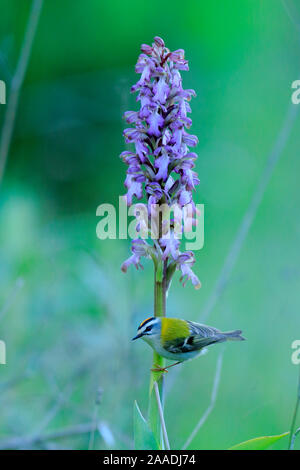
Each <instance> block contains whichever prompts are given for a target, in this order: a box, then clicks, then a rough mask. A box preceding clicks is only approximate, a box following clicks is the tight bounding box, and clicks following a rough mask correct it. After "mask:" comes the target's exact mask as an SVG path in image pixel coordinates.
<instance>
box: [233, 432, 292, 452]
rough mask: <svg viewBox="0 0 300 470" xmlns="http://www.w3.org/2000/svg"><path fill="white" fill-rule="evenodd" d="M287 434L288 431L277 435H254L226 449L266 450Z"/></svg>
mask: <svg viewBox="0 0 300 470" xmlns="http://www.w3.org/2000/svg"><path fill="white" fill-rule="evenodd" d="M288 435H289V432H284V433H283V434H278V435H277V436H262V437H255V438H254V439H250V440H249V441H244V442H241V443H240V444H236V445H234V446H232V447H230V448H229V449H228V450H266V449H268V448H269V447H270V446H271V445H273V444H274V443H275V442H277V441H279V440H280V439H282V438H283V437H286V436H288Z"/></svg>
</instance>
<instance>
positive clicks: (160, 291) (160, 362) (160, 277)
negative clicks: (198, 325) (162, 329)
mask: <svg viewBox="0 0 300 470" xmlns="http://www.w3.org/2000/svg"><path fill="white" fill-rule="evenodd" d="M166 269H167V264H166V262H164V263H163V262H162V261H161V262H159V263H158V264H157V266H156V268H155V273H154V315H155V317H164V316H165V315H166ZM157 367H164V359H163V357H162V356H160V355H159V354H158V353H157V352H155V351H154V353H153V368H157ZM154 383H157V385H158V392H159V395H160V401H161V403H163V402H164V399H163V395H164V393H163V391H164V390H163V389H164V378H163V373H161V372H151V376H150V396H149V421H150V426H151V429H152V431H153V433H154V435H155V437H156V440H157V442H158V443H159V444H160V445H162V427H161V420H160V414H159V409H158V406H157V400H156V396H155V393H154V390H153V386H154Z"/></svg>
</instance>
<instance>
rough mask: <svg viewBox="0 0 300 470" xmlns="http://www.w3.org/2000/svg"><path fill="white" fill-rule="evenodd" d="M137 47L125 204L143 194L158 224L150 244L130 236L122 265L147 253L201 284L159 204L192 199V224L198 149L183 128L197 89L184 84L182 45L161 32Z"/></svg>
mask: <svg viewBox="0 0 300 470" xmlns="http://www.w3.org/2000/svg"><path fill="white" fill-rule="evenodd" d="M141 51H142V53H141V54H140V56H139V58H138V61H137V64H136V68H135V70H136V72H137V73H139V74H141V76H140V79H139V80H138V81H137V83H136V84H135V85H133V86H132V88H131V91H132V92H137V93H138V95H137V98H136V100H137V102H139V103H140V110H139V111H126V112H125V114H124V117H125V120H126V122H127V123H128V124H130V125H133V126H134V127H129V128H127V129H125V130H124V137H125V142H126V143H128V144H133V146H134V150H132V151H128V150H126V151H124V152H122V154H121V158H122V159H123V161H124V162H125V163H126V164H127V165H128V168H127V176H126V180H125V187H126V189H127V193H126V196H125V197H126V202H127V205H129V206H130V205H132V203H133V198H136V199H137V200H141V199H142V198H143V197H145V198H146V199H147V207H148V217H149V223H150V219H151V216H152V218H153V216H154V217H155V214H156V217H157V220H155V221H154V222H153V223H152V227H153V226H155V227H156V229H155V230H154V232H155V235H154V233H153V230H152V232H151V230H150V231H149V233H151V237H152V238H154V240H153V245H152V246H150V245H149V244H148V242H147V241H146V240H139V243H138V244H137V240H133V242H132V253H133V254H132V256H130V258H128V259H127V260H126V261H125V262H124V263H123V265H122V270H123V271H124V272H126V271H127V268H128V267H129V266H130V265H134V266H135V267H136V268H139V267H141V266H142V265H141V258H142V257H148V258H149V257H151V258H152V259H153V261H154V262H155V265H156V268H157V266H158V264H159V263H160V262H162V263H164V271H165V274H166V273H167V272H169V277H170V273H174V271H175V270H176V269H178V270H180V271H181V273H182V277H181V280H182V281H183V284H185V282H186V280H187V279H190V280H191V281H192V283H193V285H194V286H195V288H199V287H200V286H201V283H200V281H199V279H198V277H197V276H196V275H195V274H194V273H193V271H192V269H191V267H192V265H193V264H194V261H195V259H194V255H193V254H191V253H190V252H186V253H181V252H180V240H179V237H178V233H177V231H176V230H175V222H174V220H173V221H172V220H171V224H170V226H169V227H168V228H167V229H165V228H164V220H162V221H160V219H159V217H160V215H159V210H157V208H158V209H160V207H161V206H162V205H165V204H167V205H168V207H170V208H171V207H172V206H174V205H176V204H177V205H179V207H181V208H184V207H185V206H186V205H189V204H191V207H192V214H191V217H190V219H192V220H190V226H192V225H195V223H196V222H195V217H196V207H195V204H194V203H193V198H192V191H193V190H194V189H195V187H196V186H197V185H198V184H199V178H198V175H197V173H196V172H195V171H194V170H193V168H194V166H195V160H196V158H197V154H196V153H194V152H190V150H189V147H195V146H196V145H197V143H198V139H197V137H196V136H195V135H191V134H189V133H188V132H187V131H186V129H188V128H190V126H191V124H192V121H191V119H190V118H189V117H188V113H190V112H191V108H190V105H189V101H190V99H191V97H193V96H195V91H194V90H184V89H183V88H182V78H181V74H180V71H182V70H188V62H187V60H185V57H184V51H183V50H182V49H178V50H176V51H174V52H170V50H169V49H167V48H166V47H165V43H164V41H163V40H162V39H161V38H160V37H155V38H154V43H153V44H152V46H149V45H147V44H142V46H141ZM153 205H155V207H156V209H153ZM137 246H138V249H137Z"/></svg>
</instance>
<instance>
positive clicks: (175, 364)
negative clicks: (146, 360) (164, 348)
mask: <svg viewBox="0 0 300 470" xmlns="http://www.w3.org/2000/svg"><path fill="white" fill-rule="evenodd" d="M177 364H181V361H178V362H174V363H173V364H170V365H169V366H166V367H158V366H157V367H156V368H155V369H151V370H152V372H169V371H168V369H170V367H173V366H177ZM155 365H157V364H155Z"/></svg>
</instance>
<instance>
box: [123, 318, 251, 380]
mask: <svg viewBox="0 0 300 470" xmlns="http://www.w3.org/2000/svg"><path fill="white" fill-rule="evenodd" d="M241 333H242V331H241V330H234V331H228V332H226V333H222V332H221V331H220V330H217V329H216V328H213V327H212V326H206V325H201V324H200V323H195V322H192V321H186V320H180V319H179V318H169V317H149V318H146V320H144V321H143V322H142V323H141V324H140V326H139V327H138V334H137V335H136V336H135V337H134V338H132V341H134V340H135V339H138V338H142V339H143V340H144V341H146V343H148V344H149V345H150V346H151V347H152V348H153V349H154V351H156V352H157V353H158V354H159V355H160V356H163V357H165V358H166V359H171V360H175V361H176V362H175V363H174V364H171V365H169V366H167V367H157V368H155V369H151V370H153V371H155V372H168V371H167V369H169V368H170V367H173V366H175V365H177V364H180V363H181V362H184V361H187V360H188V359H193V358H194V357H196V356H198V355H199V354H201V352H203V351H204V348H205V347H206V346H209V345H210V344H214V343H222V342H224V341H227V340H230V341H244V340H245V338H244V337H243V336H241Z"/></svg>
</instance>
